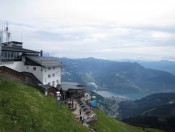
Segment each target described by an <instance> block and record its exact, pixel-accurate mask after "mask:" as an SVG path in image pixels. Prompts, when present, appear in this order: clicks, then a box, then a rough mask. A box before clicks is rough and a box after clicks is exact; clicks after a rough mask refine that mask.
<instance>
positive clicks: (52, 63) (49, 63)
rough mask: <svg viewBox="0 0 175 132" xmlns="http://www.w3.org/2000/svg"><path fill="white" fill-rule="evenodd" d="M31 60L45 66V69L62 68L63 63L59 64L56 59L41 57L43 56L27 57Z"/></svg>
mask: <svg viewBox="0 0 175 132" xmlns="http://www.w3.org/2000/svg"><path fill="white" fill-rule="evenodd" d="M27 58H29V59H30V60H32V61H34V62H36V63H38V64H40V65H42V66H44V67H58V66H62V63H61V62H59V61H58V60H57V59H56V58H54V57H41V56H27Z"/></svg>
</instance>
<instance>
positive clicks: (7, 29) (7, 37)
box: [5, 22, 10, 42]
mask: <svg viewBox="0 0 175 132" xmlns="http://www.w3.org/2000/svg"><path fill="white" fill-rule="evenodd" d="M8 31H9V28H8V23H7V22H6V28H5V32H6V42H9V39H10V32H8Z"/></svg>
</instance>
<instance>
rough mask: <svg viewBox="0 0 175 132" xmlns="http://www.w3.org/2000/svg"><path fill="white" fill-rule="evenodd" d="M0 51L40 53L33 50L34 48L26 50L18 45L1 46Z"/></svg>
mask: <svg viewBox="0 0 175 132" xmlns="http://www.w3.org/2000/svg"><path fill="white" fill-rule="evenodd" d="M2 51H12V52H23V53H40V52H38V51H34V50H28V49H24V48H18V47H8V46H2Z"/></svg>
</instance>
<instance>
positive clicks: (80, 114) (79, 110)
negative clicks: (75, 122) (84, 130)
mask: <svg viewBox="0 0 175 132" xmlns="http://www.w3.org/2000/svg"><path fill="white" fill-rule="evenodd" d="M79 111H80V116H81V108H80V110H79Z"/></svg>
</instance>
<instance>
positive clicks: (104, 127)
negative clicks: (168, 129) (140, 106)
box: [91, 109, 160, 132]
mask: <svg viewBox="0 0 175 132" xmlns="http://www.w3.org/2000/svg"><path fill="white" fill-rule="evenodd" d="M94 112H95V113H96V115H97V123H96V124H92V125H91V127H92V128H93V129H94V130H96V131H98V132H144V131H146V132H148V131H149V132H160V130H155V129H149V128H147V129H144V130H143V129H142V128H138V127H134V126H131V125H128V124H125V123H123V122H120V121H117V120H115V119H113V118H111V117H108V116H106V114H105V113H104V112H102V111H101V110H98V109H94Z"/></svg>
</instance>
